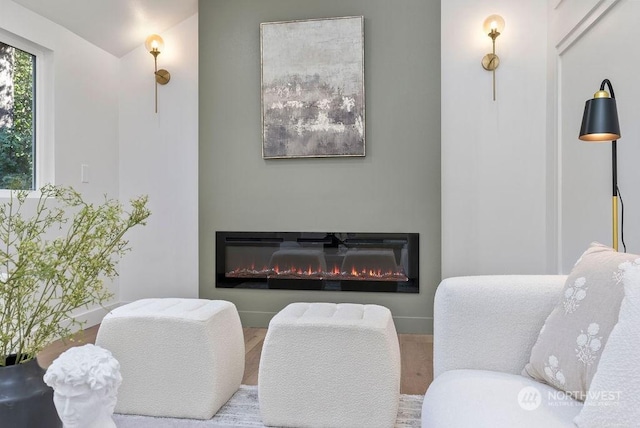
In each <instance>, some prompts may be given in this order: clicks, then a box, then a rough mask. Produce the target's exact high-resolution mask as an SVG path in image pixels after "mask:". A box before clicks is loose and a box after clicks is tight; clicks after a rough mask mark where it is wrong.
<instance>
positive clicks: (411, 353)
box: [38, 326, 433, 394]
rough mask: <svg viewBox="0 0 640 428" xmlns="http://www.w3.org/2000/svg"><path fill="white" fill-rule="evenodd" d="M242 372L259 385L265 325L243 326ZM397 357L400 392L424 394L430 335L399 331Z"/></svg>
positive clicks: (86, 336)
mask: <svg viewBox="0 0 640 428" xmlns="http://www.w3.org/2000/svg"><path fill="white" fill-rule="evenodd" d="M243 330H244V344H245V371H244V378H243V379H242V383H243V384H245V385H257V384H258V366H259V364H260V353H261V352H262V344H263V342H264V337H265V335H266V333H267V329H266V328H251V327H248V328H244V329H243ZM97 333H98V326H94V327H90V328H88V329H86V330H84V331H81V332H80V333H78V334H77V335H76V336H75V337H74V339H73V341H67V342H66V343H65V342H63V341H61V340H59V341H57V342H54V343H52V344H51V345H50V346H48V347H47V348H46V349H45V350H44V351H42V352H41V353H40V354H39V355H38V362H39V363H40V365H41V366H42V367H44V368H47V367H49V365H50V364H51V362H52V361H53V360H54V359H55V358H56V357H58V355H60V354H61V353H62V352H64V351H66V350H67V349H69V348H71V347H72V346H78V345H84V344H86V343H94V342H95V340H96V334H97ZM398 338H399V342H400V356H401V359H402V379H401V383H400V392H401V393H402V394H424V393H425V391H426V390H427V387H428V386H429V384H430V383H431V381H432V380H433V336H430V335H423V334H399V335H398Z"/></svg>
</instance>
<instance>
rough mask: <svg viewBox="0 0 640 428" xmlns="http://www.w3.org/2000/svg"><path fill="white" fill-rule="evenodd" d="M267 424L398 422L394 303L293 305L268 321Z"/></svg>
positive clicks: (262, 378)
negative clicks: (391, 306) (384, 305)
mask: <svg viewBox="0 0 640 428" xmlns="http://www.w3.org/2000/svg"><path fill="white" fill-rule="evenodd" d="M258 393H259V400H260V414H261V416H262V422H263V423H264V424H265V425H268V426H285V427H349V428H355V427H367V428H371V427H393V426H394V424H395V420H396V416H397V413H398V400H399V398H400V348H399V345H398V336H397V334H396V329H395V325H394V323H393V318H392V317H391V312H390V311H389V309H387V308H385V307H383V306H378V305H357V304H350V303H341V304H334V303H292V304H290V305H289V306H287V307H286V308H284V309H283V310H282V311H280V312H279V313H278V314H277V315H276V316H275V317H273V319H272V320H271V322H270V323H269V330H268V331H267V335H266V338H265V341H264V346H263V348H262V356H261V359H260V369H259V376H258Z"/></svg>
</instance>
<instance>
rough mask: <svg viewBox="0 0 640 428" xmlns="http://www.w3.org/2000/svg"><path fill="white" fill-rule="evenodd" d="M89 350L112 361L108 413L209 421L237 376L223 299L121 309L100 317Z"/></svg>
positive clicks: (234, 315) (240, 341) (236, 321)
mask: <svg viewBox="0 0 640 428" xmlns="http://www.w3.org/2000/svg"><path fill="white" fill-rule="evenodd" d="M96 344H97V345H99V346H101V347H103V348H106V349H108V350H109V351H111V352H112V353H113V356H114V357H115V358H116V359H117V360H118V361H119V362H120V372H121V374H122V379H123V380H122V385H121V386H120V389H119V390H118V402H117V404H116V408H115V412H116V413H125V414H137V415H147V416H161V417H174V418H193V419H210V418H211V417H213V415H214V414H215V413H216V412H217V411H218V409H220V407H222V405H223V404H225V403H226V402H227V401H228V400H229V398H231V396H232V395H233V394H234V393H235V392H236V391H237V390H238V387H239V386H240V383H241V381H242V376H243V373H244V337H243V333H242V325H241V324H240V318H239V316H238V312H237V310H236V307H235V305H234V304H233V303H230V302H226V301H223V300H204V299H178V298H160V299H142V300H138V301H135V302H133V303H129V304H127V305H124V306H121V307H119V308H117V309H115V310H113V311H111V312H110V313H108V314H107V315H106V316H105V317H104V319H103V321H102V324H101V325H100V328H99V330H98V336H97V338H96Z"/></svg>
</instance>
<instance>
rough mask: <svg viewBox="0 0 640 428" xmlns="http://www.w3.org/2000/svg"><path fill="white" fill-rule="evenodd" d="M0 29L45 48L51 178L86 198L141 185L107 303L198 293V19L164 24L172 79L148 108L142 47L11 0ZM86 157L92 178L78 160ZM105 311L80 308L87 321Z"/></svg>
mask: <svg viewBox="0 0 640 428" xmlns="http://www.w3.org/2000/svg"><path fill="white" fill-rule="evenodd" d="M0 11H2V12H1V13H0V28H2V29H3V30H6V31H9V32H11V33H13V34H15V35H18V36H20V37H22V38H25V39H27V40H29V41H31V42H33V43H36V44H39V45H41V46H42V47H43V48H45V50H47V51H48V52H49V54H50V55H51V57H52V74H51V76H49V80H50V83H51V85H53V86H52V90H51V95H52V107H51V108H50V111H49V113H48V116H49V117H51V118H52V121H51V122H50V126H49V128H50V133H51V135H50V136H48V137H49V140H48V141H49V142H50V143H51V144H54V145H55V182H56V183H57V184H63V185H72V186H74V187H75V188H76V189H78V190H80V191H81V192H82V194H83V196H84V197H85V198H86V199H87V200H89V201H95V202H99V201H101V200H102V199H103V196H104V195H105V194H106V195H108V196H109V197H113V198H120V199H121V200H123V201H126V200H128V199H130V198H132V197H134V196H137V195H140V194H148V195H149V197H150V202H149V207H150V209H151V211H152V213H153V214H152V217H151V218H150V219H149V222H148V225H147V226H146V227H138V228H136V229H134V230H132V231H131V232H130V235H129V236H128V237H129V238H130V243H131V245H132V247H133V251H132V252H131V253H129V254H127V255H126V256H125V258H124V259H123V261H122V262H121V266H120V268H119V271H120V277H119V278H117V279H116V281H115V282H114V283H113V284H109V286H110V288H111V290H112V291H113V292H114V293H115V297H114V299H113V302H118V301H129V300H134V299H137V298H141V297H148V296H158V297H164V296H184V297H196V296H197V295H198V234H197V223H198V222H197V207H198V198H197V195H198V184H197V183H198V176H197V174H198V171H197V165H198V159H197V146H198V75H197V71H198V43H197V40H198V19H197V15H194V16H192V17H191V18H188V19H187V20H185V21H183V22H182V23H180V24H178V25H176V26H175V27H173V28H171V29H169V30H168V31H166V32H164V33H162V36H163V38H164V40H165V45H166V51H165V52H163V53H162V54H161V55H160V57H159V63H160V66H161V67H162V68H166V69H168V70H169V71H170V72H171V74H172V78H171V82H170V83H169V84H168V85H166V86H163V87H159V89H158V96H159V112H158V114H157V115H156V114H155V113H154V112H153V108H154V105H153V103H154V101H153V94H154V91H153V89H154V88H153V81H154V80H153V58H152V56H151V55H150V54H149V53H148V52H146V51H145V50H144V46H143V41H141V43H140V48H139V49H136V50H135V51H133V52H131V53H129V54H128V55H126V56H125V57H123V58H122V59H118V58H116V57H114V56H113V55H111V54H109V53H107V52H105V51H103V50H101V49H99V48H97V47H96V46H94V45H92V44H90V43H89V42H87V41H85V40H84V39H81V38H80V37H78V36H76V35H75V34H73V33H71V32H70V31H68V30H66V29H64V28H63V27H61V26H59V25H57V24H54V23H53V22H51V21H49V20H47V19H45V18H43V17H41V16H39V15H37V14H34V13H33V12H31V11H29V10H27V9H25V8H23V7H21V6H19V5H17V4H16V3H14V2H12V1H10V0H0ZM81 164H87V165H89V177H90V182H89V183H81V182H80V165H81ZM103 314H104V311H102V310H100V309H98V308H89V310H88V311H78V313H77V315H78V317H80V318H81V319H87V320H88V323H89V325H92V324H95V323H97V322H99V321H100V319H101V317H102V315H103Z"/></svg>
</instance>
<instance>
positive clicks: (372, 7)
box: [198, 0, 441, 333]
mask: <svg viewBox="0 0 640 428" xmlns="http://www.w3.org/2000/svg"><path fill="white" fill-rule="evenodd" d="M360 15H362V16H364V18H365V27H364V33H365V94H366V157H364V158H324V159H274V160H264V159H262V155H261V144H262V142H261V119H260V23H261V22H273V21H286V20H297V19H310V18H331V17H338V16H360ZM198 25H199V128H200V131H199V265H200V296H201V297H202V298H210V299H224V300H229V301H231V302H233V303H235V304H236V306H237V307H238V310H239V312H240V316H241V318H242V322H243V325H244V326H245V327H248V326H254V327H264V326H266V325H267V324H268V322H269V320H270V319H271V317H272V316H273V315H274V314H275V313H277V312H278V311H279V310H281V309H282V308H283V307H284V306H286V305H287V304H288V303H291V302H296V301H323V302H354V303H374V304H380V305H384V306H387V307H388V308H389V309H390V310H391V312H392V313H393V316H394V320H395V323H396V327H397V329H398V331H400V332H405V333H431V332H432V329H433V296H434V293H435V290H436V287H437V285H438V283H439V282H440V277H441V237H440V235H441V232H440V227H441V214H440V208H441V203H440V1H439V0H428V1H425V0H402V1H389V0H322V1H302V0H201V1H200V3H199V24H198ZM218 230H228V231H320V232H416V233H419V234H420V293H419V294H395V293H358V292H326V291H290V290H246V289H221V288H215V232H216V231H218Z"/></svg>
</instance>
